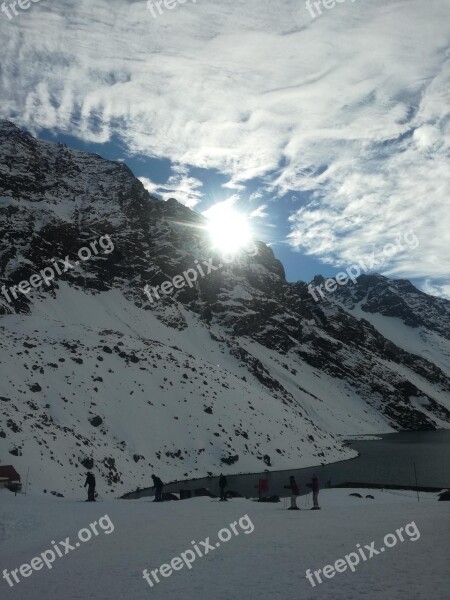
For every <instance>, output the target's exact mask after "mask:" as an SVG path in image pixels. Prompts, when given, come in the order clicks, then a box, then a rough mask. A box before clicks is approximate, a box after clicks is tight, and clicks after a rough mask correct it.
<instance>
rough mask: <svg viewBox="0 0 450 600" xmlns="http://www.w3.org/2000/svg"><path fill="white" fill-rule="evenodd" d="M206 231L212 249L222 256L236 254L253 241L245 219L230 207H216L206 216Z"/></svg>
mask: <svg viewBox="0 0 450 600" xmlns="http://www.w3.org/2000/svg"><path fill="white" fill-rule="evenodd" d="M206 217H207V219H208V223H207V225H206V230H207V232H208V234H209V237H210V239H211V245H212V247H213V248H214V249H215V250H217V251H218V252H221V253H222V254H237V253H238V252H239V251H240V250H243V249H244V248H246V247H248V246H249V245H250V243H251V241H252V239H253V235H252V229H251V226H250V223H249V221H248V219H247V217H246V216H245V215H244V214H242V213H239V212H238V211H236V210H234V209H233V208H230V207H220V208H219V207H218V209H217V210H212V211H209V212H208V214H207V215H206Z"/></svg>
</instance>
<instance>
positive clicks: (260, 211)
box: [250, 204, 269, 219]
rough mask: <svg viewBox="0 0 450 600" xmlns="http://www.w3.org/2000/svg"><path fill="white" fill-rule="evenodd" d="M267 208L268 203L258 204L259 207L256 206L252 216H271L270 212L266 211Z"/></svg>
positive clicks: (263, 217)
mask: <svg viewBox="0 0 450 600" xmlns="http://www.w3.org/2000/svg"><path fill="white" fill-rule="evenodd" d="M266 209H267V204H261V206H258V208H255V210H254V211H252V212H251V213H250V217H251V218H255V217H257V218H259V219H265V218H266V217H268V216H269V213H268V212H267V211H266Z"/></svg>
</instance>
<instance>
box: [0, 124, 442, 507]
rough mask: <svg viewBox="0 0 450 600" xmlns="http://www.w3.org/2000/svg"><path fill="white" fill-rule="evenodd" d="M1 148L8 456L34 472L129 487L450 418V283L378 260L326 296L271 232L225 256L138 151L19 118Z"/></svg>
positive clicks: (3, 446) (33, 482)
mask: <svg viewBox="0 0 450 600" xmlns="http://www.w3.org/2000/svg"><path fill="white" fill-rule="evenodd" d="M0 156H1V161H0V229H1V233H2V235H1V239H2V242H1V246H0V287H1V293H0V316H1V321H0V328H1V334H2V335H1V342H0V344H1V355H0V361H1V363H0V364H1V373H2V376H1V381H0V414H1V421H0V460H1V462H4V463H5V462H6V463H10V462H11V463H13V464H14V465H15V467H16V468H17V469H18V470H19V471H20V472H21V473H22V475H25V473H26V471H27V470H28V468H29V489H30V490H32V491H34V492H35V493H42V492H43V491H44V490H45V491H47V492H53V493H62V494H64V495H72V496H73V495H77V494H79V493H80V485H82V484H83V483H84V475H85V472H86V469H91V468H92V469H93V470H94V472H95V473H96V475H97V481H98V484H99V486H98V487H99V491H100V494H101V495H108V494H113V495H116V496H117V495H120V494H122V493H125V492H128V491H131V490H133V489H136V488H137V487H138V486H140V487H145V486H148V485H151V483H150V482H151V480H150V475H151V473H153V472H155V473H157V474H159V475H160V476H161V477H162V479H165V480H174V479H180V478H187V477H196V476H198V477H200V476H204V475H206V474H207V473H214V474H217V473H219V472H220V471H224V472H227V473H233V472H249V471H254V472H255V471H263V470H264V469H276V470H278V469H288V468H293V467H297V468H298V467H302V466H308V465H315V464H321V463H328V462H333V461H336V460H343V459H348V458H351V457H352V456H354V454H355V453H354V451H352V450H350V449H349V448H348V447H347V446H346V445H345V443H344V442H343V441H342V436H343V435H352V434H367V433H382V432H390V431H395V430H400V429H435V428H448V427H450V366H449V365H450V362H449V357H450V302H449V301H447V300H443V299H439V298H434V297H430V296H428V295H426V294H424V293H422V292H420V291H419V290H417V289H416V288H414V286H412V284H411V283H410V282H408V281H402V280H400V281H391V280H389V279H386V278H385V277H382V276H381V275H362V276H360V277H359V278H358V280H357V282H356V284H352V283H350V284H348V285H346V286H342V287H339V289H338V290H336V292H335V293H334V294H330V295H329V296H327V297H326V298H325V299H323V300H321V301H320V302H315V301H314V299H313V298H312V296H311V294H310V293H309V292H308V285H307V284H306V283H303V282H297V283H289V282H287V281H286V278H285V274H284V269H283V266H282V264H281V263H280V262H279V261H278V260H277V259H276V258H275V256H274V254H273V252H272V250H271V249H270V248H269V247H268V246H266V245H265V244H263V243H262V242H257V243H256V246H255V248H254V251H252V252H250V251H243V252H242V253H241V254H240V255H239V256H238V257H237V258H236V259H234V260H233V261H231V262H230V261H229V260H228V261H227V262H226V263H225V261H224V260H223V257H221V256H219V255H217V254H216V253H214V252H213V251H212V250H211V248H210V241H209V238H208V235H207V233H206V231H205V227H204V225H205V221H204V218H203V217H202V216H201V215H199V214H197V213H195V212H192V211H191V210H189V209H187V208H186V207H184V206H183V205H181V204H179V203H178V202H177V201H176V200H174V199H172V200H169V201H168V202H161V201H159V200H158V199H156V198H153V197H151V196H149V194H148V193H147V192H146V190H145V189H144V187H143V186H142V184H141V183H140V181H139V180H137V179H136V178H135V177H134V176H133V174H132V173H131V171H130V170H129V169H128V168H127V167H126V166H125V165H123V164H121V163H115V162H111V161H107V160H104V159H102V158H101V157H99V156H97V155H93V154H87V153H83V152H80V151H77V150H73V149H70V148H67V147H66V146H64V145H61V144H53V143H48V142H43V141H39V140H37V139H34V138H33V137H32V136H30V135H29V134H27V133H24V132H22V131H20V130H19V129H18V128H17V127H15V126H14V125H13V124H12V123H9V122H0ZM219 265H221V266H220V267H219ZM49 269H50V270H49ZM52 272H53V276H52ZM183 273H185V274H186V275H184V276H183ZM189 273H190V274H189ZM194 277H195V279H196V280H195V281H194ZM45 278H46V280H45ZM173 278H175V279H173ZM177 278H178V279H177ZM172 280H173V283H175V282H177V283H176V285H175V287H174V286H173V285H172V284H171V283H165V282H172ZM188 280H189V281H190V283H187V281H188ZM182 281H183V282H184V283H183V285H182ZM13 286H16V287H15V288H14V287H13ZM146 286H148V287H146ZM161 286H162V288H163V289H164V290H166V291H168V290H170V291H169V292H168V293H167V295H166V294H164V293H163V292H162V291H161ZM153 288H157V290H156V294H155V292H154V291H153ZM157 295H158V296H159V298H158V297H157Z"/></svg>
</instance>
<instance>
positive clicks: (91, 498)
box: [84, 472, 320, 510]
mask: <svg viewBox="0 0 450 600" xmlns="http://www.w3.org/2000/svg"><path fill="white" fill-rule="evenodd" d="M152 479H153V487H154V488H155V502H162V500H163V488H164V483H163V482H162V481H161V479H160V478H159V477H157V476H156V475H152ZM227 485H228V482H227V478H226V477H225V475H223V474H222V473H221V474H220V477H219V490H220V501H221V502H225V501H226V500H227V492H226V488H227ZM306 486H307V487H309V488H311V490H312V493H313V508H312V510H319V508H320V507H319V482H318V480H317V477H316V476H315V475H314V476H313V478H312V479H311V482H310V483H307V484H306ZM84 487H85V488H86V487H87V493H88V499H87V502H95V477H94V475H93V474H92V473H91V472H89V473H88V474H87V476H86V482H85V484H84ZM284 487H285V489H288V490H291V506H290V508H289V510H300V509H299V508H298V506H297V497H298V496H299V494H300V491H299V488H298V485H297V482H296V481H295V477H294V476H293V475H291V476H290V477H289V485H285V486H284Z"/></svg>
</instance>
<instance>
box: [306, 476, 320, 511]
mask: <svg viewBox="0 0 450 600" xmlns="http://www.w3.org/2000/svg"><path fill="white" fill-rule="evenodd" d="M307 485H308V487H309V488H311V489H312V493H313V508H312V510H318V509H319V508H320V506H319V481H318V480H317V477H316V476H315V475H313V478H312V479H311V483H308V484H307Z"/></svg>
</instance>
